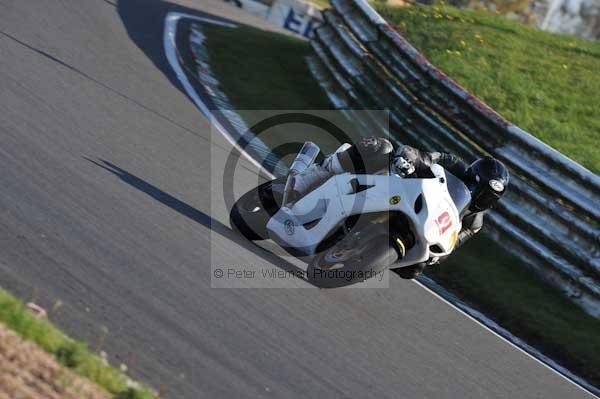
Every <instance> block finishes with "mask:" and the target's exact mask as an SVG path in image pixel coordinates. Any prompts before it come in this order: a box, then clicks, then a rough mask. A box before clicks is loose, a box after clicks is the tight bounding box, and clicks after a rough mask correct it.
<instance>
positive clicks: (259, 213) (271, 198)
mask: <svg viewBox="0 0 600 399" xmlns="http://www.w3.org/2000/svg"><path fill="white" fill-rule="evenodd" d="M284 186H285V181H284V179H276V180H273V181H269V182H266V183H263V184H261V185H260V186H258V187H256V188H255V189H253V190H250V191H248V192H247V193H246V194H244V195H242V196H241V197H240V199H239V200H237V201H236V203H235V204H234V205H233V207H232V208H231V212H230V214H229V224H230V225H231V227H232V228H234V229H236V230H237V231H239V232H240V233H241V234H242V235H243V236H244V237H246V238H247V239H248V240H251V241H254V240H264V239H267V238H268V237H269V233H268V231H267V223H268V222H269V219H271V216H273V215H274V214H275V213H276V212H277V211H278V210H279V208H280V207H281V199H282V196H283V189H284Z"/></svg>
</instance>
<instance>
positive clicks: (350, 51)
mask: <svg viewBox="0 0 600 399" xmlns="http://www.w3.org/2000/svg"><path fill="white" fill-rule="evenodd" d="M332 6H333V8H332V9H329V10H326V11H325V12H324V19H325V24H324V25H323V26H322V27H320V28H319V29H317V31H316V34H315V37H314V38H313V40H312V41H311V47H312V49H313V55H312V56H311V59H310V66H311V70H312V71H313V73H314V75H315V76H316V77H317V78H318V79H319V80H320V82H321V84H322V86H323V87H324V88H326V89H327V90H328V91H329V94H330V98H332V99H335V101H334V102H335V105H336V106H337V107H339V108H347V109H352V108H355V109H389V110H390V126H391V129H392V132H391V135H392V136H393V138H394V139H396V140H397V141H401V142H405V143H408V144H412V145H415V146H417V147H420V148H425V149H429V150H433V149H435V150H440V149H447V150H449V151H451V152H454V153H456V154H458V155H460V156H462V157H464V158H465V159H467V160H470V159H474V158H476V157H478V156H481V155H483V154H488V155H492V156H494V157H496V158H498V159H500V160H502V161H503V162H504V163H505V164H506V165H507V166H508V167H509V168H510V170H511V182H510V187H509V190H508V192H507V195H506V196H505V198H504V199H503V200H502V201H501V203H500V205H499V206H498V207H497V208H496V209H495V210H494V211H492V212H490V213H489V215H488V216H487V222H486V224H487V225H488V226H489V229H488V232H490V233H491V234H492V235H493V236H494V237H495V238H496V239H497V242H498V243H499V244H500V245H501V246H503V247H504V248H505V249H506V250H508V251H510V252H511V253H513V254H515V255H517V256H518V257H519V258H520V259H522V260H523V261H525V263H526V264H528V265H530V266H531V267H532V268H534V269H535V270H537V271H538V272H539V273H540V275H541V276H542V277H543V278H545V279H546V280H548V281H549V282H551V283H553V284H555V285H556V286H558V287H560V288H561V289H562V290H563V291H564V292H565V293H566V294H567V295H569V297H571V298H572V299H573V301H574V302H576V303H578V304H579V305H581V306H582V307H583V308H584V309H585V310H586V311H587V312H588V313H590V314H592V315H594V316H595V317H600V177H598V176H597V175H595V174H593V173H592V172H590V171H588V170H587V169H585V168H584V167H582V166H581V165H579V164H577V163H576V162H574V161H572V160H570V159H569V158H567V157H565V156H564V155H562V154H560V153H558V152H557V151H555V150H553V149H552V148H550V147H548V146H547V145H545V144H544V143H542V142H541V141H539V140H537V139H535V138H534V137H532V136H531V135H529V134H528V133H527V132H524V131H523V130H521V129H519V128H518V127H517V126H515V125H513V124H512V123H510V122H509V121H507V120H506V119H504V118H503V117H502V116H500V115H499V114H498V113H496V112H495V111H494V110H492V109H491V108H490V107H488V106H487V105H486V104H484V103H483V102H482V101H481V100H479V99H478V98H477V97H475V96H473V95H472V94H470V93H469V92H467V91H466V90H465V89H463V88H462V87H461V86H459V85H458V84H457V83H456V82H454V81H453V80H452V79H450V78H449V77H448V76H446V75H445V74H444V73H443V72H441V71H440V70H439V69H437V68H436V67H435V66H433V65H432V64H431V63H430V62H429V61H427V60H426V59H425V58H424V57H423V55H422V54H420V53H419V52H418V51H417V50H416V49H415V48H414V47H412V46H411V45H410V44H409V43H408V42H407V41H406V40H405V39H404V38H403V37H402V36H401V35H400V34H398V33H397V32H395V31H394V30H393V29H392V27H390V26H389V25H388V24H387V23H386V22H385V21H384V20H383V18H381V16H379V14H377V12H376V11H375V10H373V9H372V8H371V7H370V6H369V4H368V3H366V1H363V0H332ZM362 123H365V124H366V122H365V121H362ZM366 125H367V124H366ZM366 134H368V132H366Z"/></svg>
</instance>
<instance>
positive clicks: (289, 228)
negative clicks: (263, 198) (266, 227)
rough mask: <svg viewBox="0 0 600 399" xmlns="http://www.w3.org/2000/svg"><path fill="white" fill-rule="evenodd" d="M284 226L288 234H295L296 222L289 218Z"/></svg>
mask: <svg viewBox="0 0 600 399" xmlns="http://www.w3.org/2000/svg"><path fill="white" fill-rule="evenodd" d="M283 227H284V228H285V232H286V233H287V235H288V236H291V235H294V230H295V228H294V222H292V221H291V219H287V220H286V221H285V222H283Z"/></svg>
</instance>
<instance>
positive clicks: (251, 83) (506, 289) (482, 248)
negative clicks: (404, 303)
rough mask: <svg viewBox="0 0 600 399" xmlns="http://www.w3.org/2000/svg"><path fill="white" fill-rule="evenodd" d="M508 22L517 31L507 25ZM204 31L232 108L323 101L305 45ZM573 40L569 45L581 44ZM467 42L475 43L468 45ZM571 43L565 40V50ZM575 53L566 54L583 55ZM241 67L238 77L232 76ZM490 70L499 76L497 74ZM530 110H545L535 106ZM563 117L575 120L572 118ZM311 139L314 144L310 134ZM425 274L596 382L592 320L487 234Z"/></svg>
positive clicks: (598, 341)
mask: <svg viewBox="0 0 600 399" xmlns="http://www.w3.org/2000/svg"><path fill="white" fill-rule="evenodd" d="M391 12H394V13H396V12H398V11H391ZM473 18H474V17H473ZM482 18H484V19H485V17H482ZM499 23H500V24H502V22H499ZM509 26H510V27H511V29H513V28H514V29H517V30H520V29H521V28H520V27H516V28H515V27H514V26H513V24H509ZM490 29H491V28H490ZM205 32H206V33H207V36H208V41H207V45H208V46H209V53H210V56H211V68H212V70H213V71H214V73H215V74H216V76H217V78H218V79H219V80H220V82H221V84H222V89H223V91H224V92H225V93H226V94H227V95H228V96H229V98H230V99H232V103H233V105H234V108H247V107H250V108H254V107H265V108H267V109H269V108H277V109H288V108H298V109H302V108H304V109H311V108H321V107H328V105H326V104H325V101H326V99H325V98H324V95H323V93H322V92H321V91H320V88H319V87H318V86H316V84H315V83H314V82H312V81H311V78H310V75H309V72H308V70H307V69H306V67H304V66H302V60H303V57H304V56H305V55H306V54H307V53H308V48H307V45H306V43H304V42H299V41H297V40H294V39H290V38H288V37H284V36H281V35H277V34H274V33H266V32H262V31H258V30H255V29H250V28H241V29H238V30H231V29H226V28H220V27H206V30H205ZM502 32H504V31H502ZM425 35H426V33H423V36H425ZM543 37H548V35H543ZM553 39H554V38H553ZM423 40H425V39H423ZM488 40H489V38H488ZM555 40H558V41H559V42H560V41H562V40H567V39H561V38H556V39H555ZM569 41H570V39H568V41H567V43H568V42H569ZM225 43H228V44H229V45H228V47H226V50H224V48H225V47H223V46H224V44H225ZM576 43H578V44H577V46H580V45H582V44H580V42H576ZM470 45H471V46H475V44H473V43H471V44H470ZM586 45H587V44H586ZM574 48H579V47H574ZM572 49H573V47H569V46H568V44H567V49H565V51H573V50H572ZM444 51H445V50H444ZM463 51H464V50H463ZM473 51H475V50H473ZM581 51H582V52H581V53H573V54H580V55H582V56H583V57H588V56H589V55H587V53H584V52H583V50H581ZM590 51H591V50H590ZM467 52H468V50H467ZM443 58H445V57H443ZM447 59H448V60H452V61H453V62H454V63H456V62H462V61H461V60H464V58H460V59H458V58H456V57H454V58H447ZM457 59H458V61H457ZM572 62H575V60H572ZM581 62H582V61H581ZM242 67H243V68H244V71H243V72H242V76H236V75H238V74H239V68H242ZM573 70H577V69H576V68H574V67H573V68H571V69H570V71H571V73H573V72H572V71H573ZM488 71H489V69H488ZM493 76H495V77H496V78H495V79H497V78H499V77H498V75H497V74H496V75H493ZM481 79H486V78H485V77H481ZM495 79H491V78H490V79H487V80H486V81H487V82H489V84H490V85H495V87H498V84H499V82H496V81H495ZM521 79H524V78H523V77H521ZM532 79H533V78H532ZM536 79H537V78H536ZM573 79H574V78H573ZM482 89H485V88H482ZM498 90H500V89H498ZM588 92H589V90H588ZM256 93H260V98H257V97H256V95H255V94H256ZM590 94H592V93H590ZM593 94H595V95H596V96H597V94H596V93H593ZM536 112H545V110H544V108H540V109H539V110H538V111H536ZM548 112H550V111H548ZM567 122H568V123H582V121H577V120H576V121H571V120H569V121H567ZM282 133H283V134H285V132H282ZM588 139H589V137H588ZM313 140H314V141H315V142H316V143H318V144H321V143H320V141H319V138H318V137H314V138H313ZM570 144H573V143H570ZM575 144H577V143H575ZM588 153H589V151H588ZM592 153H593V150H592ZM428 274H429V275H430V276H431V277H433V278H434V279H435V280H436V281H437V282H439V283H440V284H441V285H443V286H444V287H445V288H447V289H448V290H449V291H451V292H453V293H455V294H456V295H457V296H458V297H459V298H461V299H462V300H464V301H465V302H467V303H469V304H470V305H471V306H473V307H474V308H475V309H479V310H481V311H483V312H484V313H485V314H487V315H488V316H489V317H491V318H492V319H494V320H496V321H497V322H498V323H499V324H500V325H502V326H503V327H504V328H507V329H508V330H509V331H511V332H512V333H514V334H516V335H517V336H519V337H522V338H524V339H525V340H526V341H527V342H528V343H529V344H531V345H533V346H534V347H536V348H538V349H539V350H541V351H542V352H543V353H544V354H546V355H548V356H551V357H552V358H554V359H556V360H558V361H560V362H561V364H563V365H564V366H566V367H568V368H569V369H571V370H572V371H573V372H575V373H577V374H578V375H580V376H582V377H585V378H586V379H587V380H588V381H589V382H591V383H593V384H596V385H597V386H600V356H598V354H599V353H600V334H598V332H599V331H600V320H597V319H595V318H593V317H591V316H589V315H588V314H586V313H585V312H583V311H582V310H581V308H579V307H578V306H577V305H575V304H574V303H573V302H571V301H570V300H569V299H568V298H566V297H565V296H564V295H563V294H562V293H561V292H560V291H558V290H557V289H555V288H554V287H552V286H550V285H548V284H546V283H544V282H543V281H542V280H541V279H540V278H539V277H538V276H537V275H536V274H535V273H534V272H532V271H531V270H530V269H529V268H527V267H526V266H525V265H523V264H522V263H521V262H520V261H519V260H518V259H516V258H514V257H512V256H510V255H508V254H506V253H505V252H504V251H503V250H502V249H501V248H500V247H499V246H498V245H497V244H496V243H495V242H494V241H493V240H492V239H490V238H489V237H486V236H485V235H483V234H480V235H479V236H477V237H476V238H474V239H473V240H471V241H470V242H469V243H468V244H466V245H465V247H464V248H461V250H460V251H458V252H457V253H456V254H454V255H453V256H452V257H451V258H450V259H449V260H448V261H447V262H446V263H444V264H443V265H440V266H439V267H437V268H434V269H432V270H431V271H429V272H428Z"/></svg>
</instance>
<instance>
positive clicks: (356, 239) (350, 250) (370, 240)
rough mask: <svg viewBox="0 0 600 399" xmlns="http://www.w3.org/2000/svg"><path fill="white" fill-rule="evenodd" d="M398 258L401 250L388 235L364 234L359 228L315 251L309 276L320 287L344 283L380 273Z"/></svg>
mask: <svg viewBox="0 0 600 399" xmlns="http://www.w3.org/2000/svg"><path fill="white" fill-rule="evenodd" d="M397 260H398V252H397V251H396V249H395V247H394V246H393V245H392V244H391V243H390V242H389V237H388V235H376V236H372V237H361V232H356V233H354V234H353V235H352V236H350V237H346V238H345V239H344V240H342V241H340V242H339V243H337V244H336V245H334V246H332V247H331V248H328V249H326V250H325V251H323V252H321V253H320V254H318V255H316V256H315V257H314V258H313V260H312V262H311V263H310V265H309V266H308V269H307V278H308V280H309V281H310V282H311V283H313V284H315V285H316V286H318V287H321V288H335V287H343V286H346V285H351V284H355V283H359V282H362V281H365V280H367V279H369V278H371V277H375V276H379V275H381V274H380V273H383V271H384V270H385V269H386V268H388V267H389V266H390V265H392V264H393V263H394V262H396V261H397Z"/></svg>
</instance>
